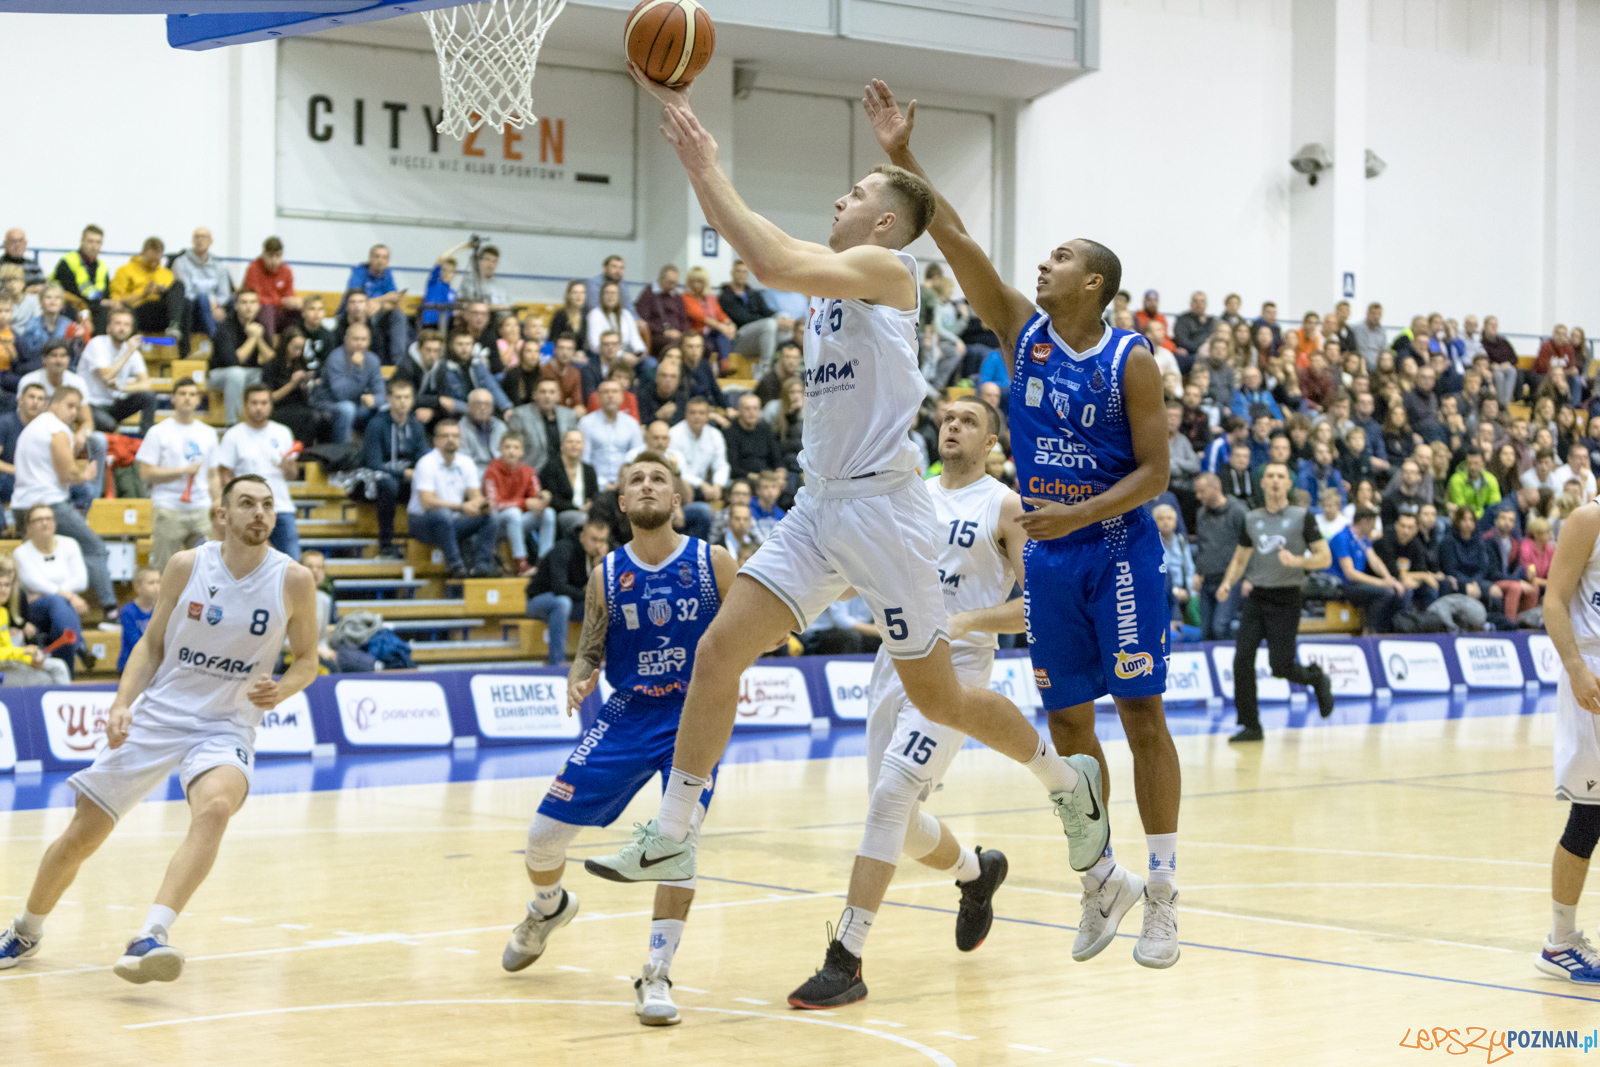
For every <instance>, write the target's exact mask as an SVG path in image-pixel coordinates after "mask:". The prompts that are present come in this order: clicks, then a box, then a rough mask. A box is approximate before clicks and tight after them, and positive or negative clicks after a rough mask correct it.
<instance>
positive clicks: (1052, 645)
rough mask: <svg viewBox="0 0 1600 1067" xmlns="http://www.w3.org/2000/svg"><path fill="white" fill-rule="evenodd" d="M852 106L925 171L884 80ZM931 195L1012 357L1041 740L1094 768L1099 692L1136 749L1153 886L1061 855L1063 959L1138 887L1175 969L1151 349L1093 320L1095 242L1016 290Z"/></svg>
mask: <svg viewBox="0 0 1600 1067" xmlns="http://www.w3.org/2000/svg"><path fill="white" fill-rule="evenodd" d="M862 104H863V105H864V106H865V108H866V111H867V116H868V118H870V119H871V121H872V128H873V132H874V134H875V135H876V136H877V138H878V143H879V144H880V145H881V146H882V147H883V149H884V151H885V152H887V153H888V155H889V159H890V160H891V161H892V162H893V163H895V164H896V165H897V166H901V167H904V168H905V169H907V170H909V171H912V172H913V173H915V174H918V175H920V176H922V177H923V178H924V179H926V177H927V175H926V174H925V173H924V172H923V170H922V168H921V167H920V166H919V165H918V164H917V161H916V159H915V158H914V157H913V156H912V154H911V148H910V144H911V128H912V123H913V120H914V116H915V114H916V101H914V100H913V101H912V102H911V105H910V107H909V108H908V109H907V111H906V113H905V114H901V112H900V109H899V107H898V106H896V104H895V101H894V95H893V94H892V93H890V92H889V87H888V86H887V85H885V84H884V83H883V82H881V81H874V82H873V83H872V84H871V85H869V86H867V89H866V95H865V96H864V97H863V99H862ZM935 195H937V193H936V194H935ZM938 204H939V206H938V211H937V212H936V213H935V214H934V217H933V223H932V225H931V226H930V228H929V233H930V234H931V235H932V237H933V239H934V241H935V242H936V243H937V244H938V246H939V250H940V251H941V252H943V253H944V255H945V258H946V259H947V260H948V261H949V263H950V266H951V268H952V269H954V271H955V274H956V279H957V281H959V282H960V283H961V288H962V291H963V292H964V293H965V294H966V297H967V301H968V302H969V303H970V304H971V305H972V309H973V311H975V312H976V313H977V315H978V317H979V318H981V319H982V320H983V322H984V323H985V325H987V326H988V327H989V328H990V329H991V330H993V331H994V332H995V333H996V334H997V335H998V336H999V337H1001V338H1002V339H1003V340H1004V342H1005V343H1006V344H1007V345H1008V346H1009V347H1010V349H1011V351H1012V353H1013V360H1014V364H1013V373H1012V378H1011V401H1010V420H1011V441H1012V447H1013V449H1014V453H1015V454H1014V459H1015V461H1016V465H1017V484H1018V486H1019V487H1020V488H1021V490H1022V493H1023V496H1024V499H1025V500H1026V501H1027V503H1028V505H1029V507H1030V510H1029V512H1028V513H1027V514H1026V515H1024V516H1023V517H1022V519H1021V524H1022V527H1023V529H1024V530H1025V531H1026V532H1027V535H1028V536H1029V537H1030V538H1031V539H1032V540H1031V541H1030V542H1029V544H1028V546H1027V549H1026V574H1025V575H1024V580H1023V594H1024V600H1023V605H1024V610H1025V612H1026V614H1027V623H1028V646H1029V649H1030V651H1031V653H1032V656H1033V665H1034V677H1035V679H1036V680H1037V681H1038V684H1039V692H1040V695H1041V696H1042V697H1043V698H1044V706H1045V709H1046V711H1048V712H1049V715H1050V734H1051V736H1052V738H1053V739H1054V740H1055V743H1056V745H1057V747H1058V748H1059V749H1060V751H1062V752H1071V753H1090V754H1092V755H1093V756H1094V757H1095V759H1096V760H1099V761H1100V762H1101V763H1102V764H1103V762H1104V755H1103V754H1102V752H1101V750H1100V742H1099V740H1098V739H1097V738H1096V737H1095V735H1094V699H1095V698H1096V697H1098V696H1101V695H1103V694H1105V693H1107V692H1109V693H1110V694H1111V696H1112V698H1113V699H1114V700H1115V701H1116V704H1117V710H1118V712H1119V713H1120V714H1121V716H1122V725H1123V728H1124V730H1125V731H1126V732H1127V735H1128V747H1129V748H1130V749H1131V750H1132V752H1133V782H1134V793H1135V795H1136V796H1137V798H1138V802H1139V815H1140V817H1141V818H1142V819H1143V821H1144V829H1145V840H1146V843H1147V845H1148V849H1149V854H1150V865H1149V871H1150V874H1149V884H1148V885H1142V884H1141V880H1140V878H1139V876H1138V875H1137V874H1134V873H1133V872H1132V871H1130V870H1128V869H1127V868H1125V867H1123V866H1122V865H1120V864H1118V863H1117V862H1116V861H1115V859H1114V858H1113V856H1112V853H1111V848H1110V843H1109V841H1108V842H1107V845H1106V848H1105V851H1104V854H1103V855H1100V856H1099V858H1098V859H1097V860H1096V861H1095V862H1093V863H1092V864H1091V863H1084V864H1079V863H1076V862H1075V863H1074V864H1073V867H1074V868H1076V869H1077V870H1079V871H1081V872H1082V874H1083V887H1084V894H1083V915H1082V919H1081V920H1080V922H1079V925H1078V936H1077V938H1076V940H1075V941H1074V943H1073V948H1072V958H1073V959H1076V960H1086V959H1088V958H1090V957H1091V956H1093V955H1095V954H1096V953H1098V952H1099V951H1100V950H1101V949H1103V948H1104V947H1105V946H1106V945H1108V944H1109V943H1110V942H1111V938H1112V937H1113V936H1115V934H1116V924H1117V922H1118V921H1119V920H1120V919H1121V917H1122V915H1123V913H1124V912H1125V911H1126V907H1125V906H1124V903H1123V902H1124V901H1125V900H1126V899H1127V898H1128V897H1129V896H1130V895H1132V896H1135V897H1136V896H1138V895H1139V893H1140V892H1141V889H1142V891H1143V895H1144V901H1145V912H1144V931H1143V933H1142V934H1141V935H1140V937H1139V940H1138V942H1137V944H1135V946H1134V950H1133V958H1134V959H1135V960H1137V961H1138V962H1139V963H1142V964H1144V965H1145V966H1146V967H1170V966H1172V965H1173V964H1174V963H1176V962H1177V961H1178V929H1177V916H1176V912H1175V909H1174V906H1173V902H1174V901H1175V900H1176V899H1177V890H1176V888H1175V885H1174V881H1175V877H1176V869H1177V832H1178V801H1179V797H1180V794H1181V771H1180V768H1179V766H1178V752H1177V749H1176V747H1175V746H1174V745H1173V743H1172V737H1171V735H1170V734H1169V733H1168V732H1167V722H1166V713H1165V710H1164V709H1163V707H1162V703H1161V694H1162V693H1163V692H1165V690H1166V685H1167V623H1168V618H1169V616H1168V607H1167V590H1166V576H1165V572H1166V567H1165V565H1164V563H1163V553H1162V549H1161V538H1160V534H1159V533H1158V532H1157V531H1156V527H1155V522H1154V520H1152V519H1151V518H1150V516H1149V515H1148V514H1147V513H1146V512H1145V510H1144V509H1143V507H1141V505H1143V504H1144V503H1146V502H1147V501H1150V500H1152V499H1154V498H1155V497H1156V496H1157V495H1158V494H1160V493H1162V492H1164V491H1165V490H1166V488H1167V478H1168V469H1167V468H1168V457H1167V426H1166V413H1165V409H1164V407H1163V405H1162V388H1161V373H1160V371H1159V370H1157V368H1156V363H1155V359H1154V357H1153V356H1152V355H1151V352H1150V349H1149V342H1148V341H1146V340H1145V339H1144V338H1143V337H1141V336H1139V335H1138V334H1135V333H1130V332H1128V331H1126V330H1116V329H1111V328H1109V327H1107V326H1106V325H1105V323H1104V322H1102V321H1101V318H1100V315H1101V313H1102V312H1103V311H1104V310H1105V308H1106V306H1107V305H1109V304H1110V303H1111V297H1112V295H1113V294H1114V293H1116V291H1117V287H1118V286H1119V285H1120V284H1121V281H1122V264H1121V263H1120V262H1118V260H1117V257H1116V255H1115V254H1114V253H1112V251H1111V250H1110V249H1109V248H1106V247H1105V246H1104V245H1101V244H1097V243H1095V242H1094V241H1087V240H1083V239H1081V238H1080V239H1077V240H1072V241H1068V242H1066V243H1065V244H1062V245H1060V246H1059V247H1057V248H1056V249H1054V250H1053V251H1052V252H1051V253H1050V256H1049V258H1048V259H1047V260H1046V261H1045V262H1043V263H1041V264H1040V265H1039V279H1038V282H1037V285H1036V289H1035V295H1034V298H1033V299H1029V298H1028V297H1027V296H1025V295H1024V294H1022V293H1021V292H1019V291H1017V290H1016V289H1013V288H1011V287H1010V286H1009V285H1006V284H1005V283H1004V282H1002V281H1001V280H1000V276H999V274H998V273H997V272H996V271H995V269H994V265H993V264H992V263H990V262H989V258H988V257H987V256H986V255H985V254H984V252H983V249H982V248H981V247H980V246H979V245H978V243H977V242H976V241H974V240H973V239H972V237H971V236H970V235H968V233H967V232H966V229H965V228H964V227H963V226H962V224H961V219H960V218H959V217H958V216H957V215H956V213H955V210H954V209H953V208H952V207H951V206H950V205H949V203H948V202H946V201H945V199H944V198H943V197H942V196H941V197H939V201H938ZM1072 758H1076V757H1075V756H1074V757H1072Z"/></svg>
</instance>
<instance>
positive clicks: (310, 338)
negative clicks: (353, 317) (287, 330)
mask: <svg viewBox="0 0 1600 1067" xmlns="http://www.w3.org/2000/svg"><path fill="white" fill-rule="evenodd" d="M300 329H301V331H302V332H303V333H304V334H305V335H306V365H307V366H308V367H310V368H311V371H312V373H313V374H315V373H316V372H317V371H318V370H320V369H321V368H322V365H323V364H324V363H326V362H327V360H328V357H329V356H331V355H332V354H333V350H334V349H335V348H338V347H339V343H340V341H339V330H338V328H337V327H336V326H335V324H334V323H332V322H329V321H328V317H327V309H326V306H325V305H324V304H323V302H322V297H321V296H319V295H317V294H316V293H312V294H311V295H310V296H308V297H306V298H305V300H303V301H301V303H300Z"/></svg>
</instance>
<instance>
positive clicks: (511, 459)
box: [483, 433, 556, 577]
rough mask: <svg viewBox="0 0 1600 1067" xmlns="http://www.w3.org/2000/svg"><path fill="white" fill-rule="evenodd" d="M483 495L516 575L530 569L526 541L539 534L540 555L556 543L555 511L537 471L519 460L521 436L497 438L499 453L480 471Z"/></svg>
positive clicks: (531, 566)
mask: <svg viewBox="0 0 1600 1067" xmlns="http://www.w3.org/2000/svg"><path fill="white" fill-rule="evenodd" d="M483 495H484V498H485V499H487V500H488V501H489V514H490V515H491V516H492V517H493V519H494V524H495V528H496V530H497V531H498V536H504V537H505V539H506V540H507V541H510V542H511V558H512V559H514V560H515V561H516V566H517V576H518V577H523V576H525V575H527V574H529V573H530V572H531V571H532V570H533V564H531V563H529V562H528V541H529V539H530V538H532V537H534V536H537V537H538V538H539V541H538V544H539V556H540V558H543V557H544V554H545V553H546V552H548V551H550V546H551V545H553V544H554V543H555V537H556V513H555V511H554V510H553V509H552V508H551V507H550V494H549V493H547V492H544V491H543V490H542V489H541V488H540V486H539V475H538V474H536V473H535V472H534V469H533V468H532V467H528V466H525V465H524V464H523V462H522V438H520V437H518V436H517V435H516V434H510V433H508V434H506V435H505V436H504V437H502V438H501V439H500V456H499V458H498V459H496V460H494V461H493V462H491V463H490V464H489V466H488V468H487V469H485V470H484V472H483Z"/></svg>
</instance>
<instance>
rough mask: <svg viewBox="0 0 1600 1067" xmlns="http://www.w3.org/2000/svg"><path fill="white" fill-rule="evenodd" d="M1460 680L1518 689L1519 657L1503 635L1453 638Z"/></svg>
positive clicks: (1479, 686) (1483, 686) (1476, 685)
mask: <svg viewBox="0 0 1600 1067" xmlns="http://www.w3.org/2000/svg"><path fill="white" fill-rule="evenodd" d="M1456 663H1458V664H1459V665H1460V667H1461V680H1462V681H1464V682H1466V683H1467V684H1468V685H1470V686H1471V687H1472V688H1474V689H1521V688H1522V657H1520V656H1518V655H1517V646H1516V644H1515V642H1513V641H1511V640H1510V639H1509V638H1505V637H1458V638H1456Z"/></svg>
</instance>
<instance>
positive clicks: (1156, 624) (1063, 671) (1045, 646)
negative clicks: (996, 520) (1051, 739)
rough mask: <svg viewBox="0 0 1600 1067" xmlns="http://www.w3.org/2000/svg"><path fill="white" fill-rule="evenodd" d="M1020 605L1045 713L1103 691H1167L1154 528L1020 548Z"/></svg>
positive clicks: (1162, 580)
mask: <svg viewBox="0 0 1600 1067" xmlns="http://www.w3.org/2000/svg"><path fill="white" fill-rule="evenodd" d="M1023 564H1024V567H1025V569H1026V571H1025V574H1024V576H1023V583H1022V590H1023V607H1024V609H1025V610H1026V612H1027V620H1028V651H1029V653H1030V654H1031V655H1032V657H1033V677H1034V681H1035V682H1037V683H1038V686H1039V696H1040V697H1041V698H1042V699H1043V701H1044V707H1045V710H1046V711H1058V710H1060V709H1062V708H1071V707H1076V706H1077V705H1079V704H1085V703H1088V702H1089V701H1092V700H1094V699H1095V698H1096V697H1100V696H1104V695H1105V694H1106V693H1110V694H1111V695H1112V696H1113V697H1145V696H1156V695H1158V694H1161V693H1164V692H1166V690H1167V626H1168V620H1169V619H1170V618H1171V610H1172V609H1171V608H1170V607H1169V606H1168V602H1167V565H1166V554H1165V552H1163V551H1162V547H1161V534H1160V532H1159V531H1157V530H1156V525H1155V523H1154V522H1151V521H1148V520H1145V521H1136V522H1133V523H1129V524H1127V525H1126V526H1124V527H1123V529H1122V530H1118V531H1114V532H1112V533H1110V534H1106V535H1103V536H1099V537H1087V538H1083V539H1081V540H1080V539H1076V538H1074V539H1070V540H1069V539H1059V540H1054V541H1029V542H1028V544H1027V547H1026V548H1025V549H1024V551H1023Z"/></svg>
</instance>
